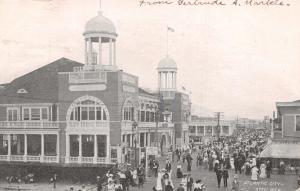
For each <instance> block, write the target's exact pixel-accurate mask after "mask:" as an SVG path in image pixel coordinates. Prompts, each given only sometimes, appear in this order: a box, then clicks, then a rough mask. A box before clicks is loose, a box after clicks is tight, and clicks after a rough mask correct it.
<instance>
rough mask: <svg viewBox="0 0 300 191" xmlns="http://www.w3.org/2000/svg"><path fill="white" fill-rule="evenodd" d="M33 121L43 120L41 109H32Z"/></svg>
mask: <svg viewBox="0 0 300 191" xmlns="http://www.w3.org/2000/svg"><path fill="white" fill-rule="evenodd" d="M31 120H34V121H36V120H41V113H40V108H31Z"/></svg>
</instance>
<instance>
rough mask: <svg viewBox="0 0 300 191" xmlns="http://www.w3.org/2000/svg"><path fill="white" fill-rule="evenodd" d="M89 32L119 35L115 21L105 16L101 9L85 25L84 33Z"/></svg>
mask: <svg viewBox="0 0 300 191" xmlns="http://www.w3.org/2000/svg"><path fill="white" fill-rule="evenodd" d="M88 33H106V34H113V35H117V33H116V27H115V25H114V23H113V22H112V21H111V20H109V19H108V18H106V17H104V16H103V14H102V12H101V11H99V12H98V15H97V16H96V17H94V18H92V19H90V20H89V21H88V22H87V23H86V25H85V31H84V34H88Z"/></svg>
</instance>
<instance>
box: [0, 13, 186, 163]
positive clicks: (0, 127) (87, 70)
mask: <svg viewBox="0 0 300 191" xmlns="http://www.w3.org/2000/svg"><path fill="white" fill-rule="evenodd" d="M83 37H84V47H85V52H84V53H85V59H84V60H85V62H84V64H82V63H79V62H76V61H72V60H69V59H66V58H61V59H59V60H56V61H54V62H52V63H50V64H48V65H46V66H43V67H41V68H39V69H37V70H35V71H33V72H30V73H28V74H25V75H23V76H21V77H19V78H16V79H15V80H13V81H12V82H11V83H8V84H2V85H1V88H0V161H1V162H2V163H4V164H6V163H19V164H25V163H40V164H50V163H54V164H57V165H61V166H70V165H77V166H79V167H80V166H86V165H91V166H93V165H94V166H95V165H98V166H99V165H101V164H104V165H107V164H113V163H116V162H119V163H122V162H125V161H127V162H130V161H132V160H136V159H137V158H136V152H137V153H138V158H139V157H141V156H142V153H141V152H143V149H142V148H145V147H149V146H155V147H158V148H159V151H160V153H164V152H166V148H167V149H168V148H170V147H171V146H173V145H175V144H178V145H181V143H184V142H186V143H188V136H187V119H188V115H189V114H190V112H189V111H190V100H189V97H188V95H185V94H183V93H180V92H177V91H176V72H177V68H176V64H175V68H176V69H174V65H173V66H172V67H169V66H170V60H165V59H162V60H161V61H160V62H159V66H158V71H159V72H158V74H159V81H160V82H159V85H160V86H159V87H158V91H156V92H155V93H149V92H147V91H145V90H144V89H142V88H140V87H139V79H138V77H137V76H134V75H131V74H129V73H126V72H124V71H122V70H119V69H118V66H117V63H116V43H117V33H116V29H115V26H114V24H113V23H112V22H111V21H110V20H109V19H108V18H106V17H104V16H103V14H102V12H99V13H98V15H97V16H96V17H94V18H92V19H91V20H89V21H88V22H87V24H86V26H85V31H84V33H83ZM174 63H175V62H174ZM162 80H164V86H161V84H162ZM169 90H170V91H169ZM170 92H171V93H170ZM183 135H185V136H186V137H183ZM133 151H134V152H133ZM133 153H135V154H134V156H133Z"/></svg>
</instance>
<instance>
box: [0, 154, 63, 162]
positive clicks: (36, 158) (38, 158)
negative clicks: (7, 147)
mask: <svg viewBox="0 0 300 191" xmlns="http://www.w3.org/2000/svg"><path fill="white" fill-rule="evenodd" d="M0 161H8V162H40V163H58V162H59V157H58V156H30V155H28V156H25V155H0Z"/></svg>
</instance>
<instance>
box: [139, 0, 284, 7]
mask: <svg viewBox="0 0 300 191" xmlns="http://www.w3.org/2000/svg"><path fill="white" fill-rule="evenodd" d="M138 3H139V6H140V7H145V6H166V5H177V6H249V7H257V6H269V7H274V6H277V7H279V6H280V7H283V6H290V3H289V1H288V0H168V1H158V0H139V1H138Z"/></svg>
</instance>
